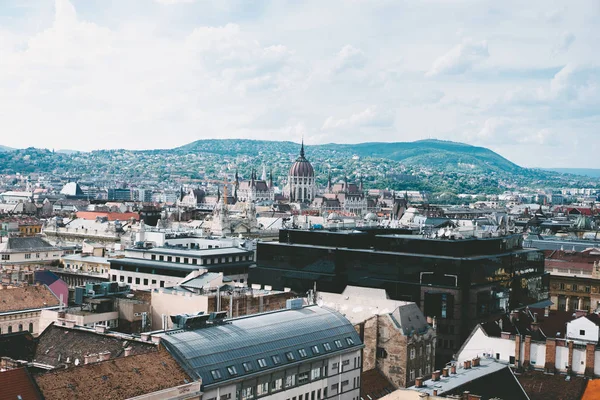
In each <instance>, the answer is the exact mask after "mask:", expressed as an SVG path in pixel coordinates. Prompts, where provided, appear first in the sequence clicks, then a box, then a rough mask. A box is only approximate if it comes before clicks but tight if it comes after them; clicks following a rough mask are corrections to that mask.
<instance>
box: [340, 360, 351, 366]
mask: <svg viewBox="0 0 600 400" xmlns="http://www.w3.org/2000/svg"><path fill="white" fill-rule="evenodd" d="M346 365H350V360H344V361H342V367H345V366H346Z"/></svg>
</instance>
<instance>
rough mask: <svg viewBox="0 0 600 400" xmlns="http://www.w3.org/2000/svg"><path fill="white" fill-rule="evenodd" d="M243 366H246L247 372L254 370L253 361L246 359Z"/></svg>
mask: <svg viewBox="0 0 600 400" xmlns="http://www.w3.org/2000/svg"><path fill="white" fill-rule="evenodd" d="M242 366H243V367H244V371H246V372H250V371H252V363H251V362H250V361H246V362H245V363H243V364H242Z"/></svg>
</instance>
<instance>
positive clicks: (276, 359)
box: [210, 337, 354, 380]
mask: <svg viewBox="0 0 600 400" xmlns="http://www.w3.org/2000/svg"><path fill="white" fill-rule="evenodd" d="M345 341H346V343H347V345H348V346H352V345H354V340H353V339H352V338H351V337H347V338H345ZM333 343H334V345H335V347H336V348H338V349H341V348H343V347H344V345H343V344H342V341H341V340H340V339H336V340H334V341H333ZM322 346H323V347H322V349H323V350H324V352H329V351H331V350H332V346H331V344H330V343H323V344H322ZM310 350H311V352H312V355H313V356H317V355H319V354H321V351H322V350H321V347H319V345H313V346H311V348H310ZM298 356H299V358H297V357H298ZM306 357H308V352H307V351H306V349H298V351H297V354H296V353H294V352H293V351H288V352H286V353H285V358H286V359H287V360H288V361H289V362H294V361H296V359H303V358H306ZM346 361H348V360H346ZM256 362H257V364H258V366H259V368H266V367H267V365H268V364H267V359H266V358H259V359H257V360H256ZM271 362H272V363H273V365H279V364H281V356H280V355H279V354H274V355H272V356H271ZM349 362H350V361H348V363H349ZM242 367H243V368H244V371H245V372H251V371H252V370H253V369H254V365H253V363H252V361H245V362H243V363H242ZM226 369H227V373H228V374H229V376H230V377H233V376H236V375H238V370H237V368H236V366H235V365H230V366H228V367H226ZM210 374H211V375H212V378H213V379H214V380H219V379H223V375H222V374H221V371H220V370H218V369H213V370H212V371H210Z"/></svg>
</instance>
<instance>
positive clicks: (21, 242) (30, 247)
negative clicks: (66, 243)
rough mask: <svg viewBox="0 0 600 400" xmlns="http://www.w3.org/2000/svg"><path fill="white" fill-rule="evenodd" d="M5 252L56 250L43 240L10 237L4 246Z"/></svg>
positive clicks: (34, 237) (33, 237)
mask: <svg viewBox="0 0 600 400" xmlns="http://www.w3.org/2000/svg"><path fill="white" fill-rule="evenodd" d="M6 249H7V250H14V251H41V250H58V248H56V247H54V246H52V245H51V244H50V243H48V242H46V241H45V240H44V239H42V238H39V237H36V236H32V237H10V238H8V243H7V246H6Z"/></svg>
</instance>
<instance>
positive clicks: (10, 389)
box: [0, 368, 42, 400]
mask: <svg viewBox="0 0 600 400" xmlns="http://www.w3.org/2000/svg"><path fill="white" fill-rule="evenodd" d="M41 398H42V396H40V393H39V391H38V390H37V388H36V386H35V383H34V381H33V379H32V378H31V375H29V372H28V371H27V369H26V368H17V369H11V370H8V371H4V372H0V399H22V400H38V399H41Z"/></svg>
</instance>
